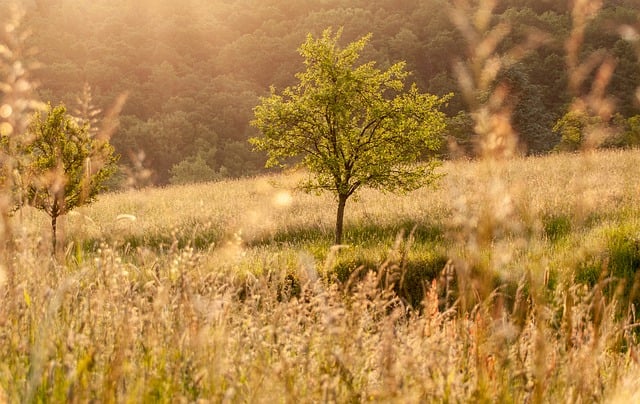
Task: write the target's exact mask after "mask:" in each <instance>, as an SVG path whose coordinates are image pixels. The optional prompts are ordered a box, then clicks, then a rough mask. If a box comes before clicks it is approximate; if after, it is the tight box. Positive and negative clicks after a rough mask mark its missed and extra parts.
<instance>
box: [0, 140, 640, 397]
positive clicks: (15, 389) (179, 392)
mask: <svg viewBox="0 0 640 404" xmlns="http://www.w3.org/2000/svg"><path fill="white" fill-rule="evenodd" d="M639 158H640V151H637V150H628V151H599V152H590V153H583V154H568V155H567V154H554V155H549V156H545V157H530V158H516V159H511V160H507V161H503V162H500V161H496V160H485V161H462V160H461V161H452V162H446V163H445V164H444V165H443V166H442V168H441V169H440V172H441V174H443V176H442V178H441V179H440V180H439V181H438V184H437V186H436V187H435V188H422V189H419V190H417V191H414V192H411V193H409V194H405V195H396V194H389V193H386V194H385V193H381V192H378V191H373V190H363V192H362V193H361V194H359V197H358V198H357V199H356V200H350V201H349V204H348V205H347V212H346V228H345V240H346V244H345V245H343V246H337V247H332V245H331V244H332V239H333V224H334V220H335V212H334V211H335V205H336V203H335V201H334V200H333V198H332V197H331V195H328V194H324V195H313V194H312V195H308V194H305V193H302V192H299V191H296V189H295V185H296V184H297V182H298V180H299V179H300V178H301V176H302V175H304V174H302V173H299V172H288V173H283V174H277V175H276V174H274V175H269V176H263V177H258V178H252V179H241V180H230V181H222V182H216V183H208V184H199V185H184V186H171V187H167V188H162V189H158V188H154V189H144V190H131V191H123V192H117V193H109V194H104V195H102V196H101V197H100V198H99V199H98V201H97V202H95V203H94V204H92V205H89V206H86V207H82V208H80V209H78V210H76V211H75V212H72V213H71V214H69V215H67V216H66V217H65V218H64V220H63V222H64V223H63V228H62V229H63V232H62V233H63V237H64V240H65V242H64V245H65V250H64V252H62V253H60V254H59V255H58V256H55V257H52V256H51V252H50V248H51V247H50V245H51V243H50V235H49V233H50V229H49V224H48V221H47V218H46V217H45V216H44V215H43V214H42V213H41V212H39V211H36V210H31V209H29V208H25V209H23V210H21V211H19V212H17V213H16V214H15V215H14V217H13V218H12V222H11V226H10V228H9V227H7V228H5V229H4V231H5V234H7V232H9V231H11V234H12V237H13V238H14V239H15V240H16V241H15V245H14V246H13V247H12V249H13V257H11V258H10V259H7V260H5V261H4V264H3V265H2V266H1V267H0V293H2V300H3V303H2V305H0V358H2V360H1V361H0V402H5V401H6V402H16V403H17V402H60V401H68V402H87V401H100V402H362V401H373V402H402V403H410V402H469V401H472V402H592V401H597V402H603V401H608V402H630V401H629V400H632V401H633V400H637V399H638V398H639V396H638V394H640V393H638V391H639V390H640V385H638V380H639V379H638V376H639V375H640V366H639V364H638V356H637V351H638V346H637V336H638V335H637V332H636V330H637V328H636V326H637V324H636V318H635V317H636V314H635V307H636V304H637V303H638V294H637V290H636V288H635V287H634V284H635V277H636V275H635V274H636V269H637V267H638V266H639V265H640V221H639V220H638V217H639V216H638V213H639V210H640V208H639V207H640V203H639V202H640V187H639V186H638V182H637V161H638V159H639Z"/></svg>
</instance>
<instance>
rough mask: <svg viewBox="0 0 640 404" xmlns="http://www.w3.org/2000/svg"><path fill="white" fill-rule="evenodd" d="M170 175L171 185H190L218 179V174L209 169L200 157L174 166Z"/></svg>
mask: <svg viewBox="0 0 640 404" xmlns="http://www.w3.org/2000/svg"><path fill="white" fill-rule="evenodd" d="M170 174H171V178H169V182H170V183H171V184H192V183H196V182H207V181H215V180H218V179H220V174H219V173H217V172H216V171H215V170H214V169H213V168H211V167H209V166H208V165H207V162H206V161H205V160H204V159H203V158H202V156H201V155H197V156H195V157H191V158H188V159H186V160H183V161H181V162H180V163H178V164H175V165H174V166H173V167H172V168H171V171H170Z"/></svg>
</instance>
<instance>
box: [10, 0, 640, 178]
mask: <svg viewBox="0 0 640 404" xmlns="http://www.w3.org/2000/svg"><path fill="white" fill-rule="evenodd" d="M1 3H6V0H0V4H1ZM567 3H570V2H568V1H557V0H503V1H501V2H499V5H498V7H497V8H495V9H494V10H493V13H494V15H493V17H492V18H493V19H494V20H495V24H498V23H508V24H509V25H510V26H511V31H510V33H509V35H508V37H507V38H506V39H505V40H504V41H503V42H502V43H501V46H502V47H504V48H505V49H506V48H508V47H510V46H513V44H516V43H518V42H519V41H520V40H521V39H522V38H523V37H524V36H526V35H527V32H529V31H530V30H531V29H537V30H539V31H542V32H545V33H547V35H548V36H549V38H550V40H548V41H546V42H545V44H544V45H543V46H540V47H537V48H535V49H533V50H532V51H531V52H530V53H528V54H527V56H526V57H525V58H524V59H522V60H520V61H519V62H518V63H516V64H515V65H513V66H510V67H509V69H508V71H504V72H502V73H501V75H500V77H501V79H502V80H505V81H506V82H507V83H508V85H509V88H510V91H511V94H510V97H511V100H512V102H513V114H512V120H513V126H514V128H515V129H516V130H517V131H518V132H519V134H520V139H521V143H522V145H523V150H526V151H527V152H528V153H543V152H546V151H549V150H552V149H553V148H554V147H555V146H556V145H557V144H558V142H559V141H560V137H561V135H560V134H559V133H558V132H557V131H556V132H554V131H553V128H554V125H555V123H556V122H557V121H558V120H559V119H560V118H561V117H562V116H563V115H564V114H565V113H566V112H567V107H568V105H569V104H570V102H571V99H572V95H571V94H570V92H569V91H567V88H568V85H567V81H568V78H567V73H566V70H567V69H566V62H565V54H566V52H565V41H566V39H567V36H568V35H569V33H570V30H571V16H570V11H569V9H568V4H567ZM604 3H605V4H604V7H603V9H602V10H601V12H600V13H599V14H598V16H597V17H595V18H594V19H593V20H591V21H589V24H588V26H587V28H586V31H585V38H584V43H583V44H582V47H581V52H582V54H583V55H584V57H585V58H586V57H587V56H588V55H589V54H590V53H592V52H594V51H596V50H598V49H605V50H606V51H607V52H609V54H610V55H611V56H612V57H613V58H614V59H615V66H616V70H615V72H614V74H613V76H612V78H611V82H610V84H609V86H608V91H609V93H610V94H611V95H612V96H613V97H614V98H615V100H616V103H617V110H618V112H620V114H621V116H622V117H623V118H625V119H627V118H631V117H633V116H635V115H636V114H638V113H640V109H639V107H638V104H637V102H636V101H635V91H636V88H637V87H638V86H640V67H639V63H638V59H637V55H636V53H635V52H634V48H633V46H632V44H630V43H628V42H626V41H625V40H624V39H622V38H621V36H620V34H619V32H618V30H617V28H618V27H619V26H620V24H630V25H633V26H636V25H637V24H638V2H637V1H635V0H608V1H605V2H604ZM23 4H24V5H25V6H26V8H27V15H26V21H25V26H27V27H28V28H29V30H30V31H31V36H30V37H29V45H31V46H34V47H35V48H37V49H38V52H39V53H38V60H39V61H40V62H41V64H42V68H41V69H39V70H38V71H36V72H35V74H36V76H37V79H38V81H39V82H40V87H39V93H40V97H41V98H42V99H43V100H44V101H50V102H52V103H53V104H57V103H59V102H64V103H65V104H66V105H67V106H68V107H69V109H70V110H73V109H74V108H75V107H76V103H77V102H76V100H77V99H78V96H79V95H81V94H82V91H83V88H84V85H85V83H88V84H89V85H90V86H91V88H92V91H93V93H92V96H93V102H94V103H95V105H96V107H97V108H100V109H103V110H105V109H108V107H109V105H110V103H112V102H113V100H114V99H115V98H116V97H117V96H118V95H119V94H121V93H123V92H127V93H128V101H127V104H126V106H125V108H124V110H123V111H122V116H121V126H120V129H119V132H118V133H117V134H116V135H115V136H114V137H113V139H112V143H113V145H114V146H115V148H116V150H117V152H118V153H120V154H121V155H122V159H121V163H123V164H131V165H133V164H134V162H132V161H130V160H131V159H132V158H133V156H138V157H139V156H142V154H141V153H139V152H140V151H144V156H145V158H144V161H143V162H142V163H143V165H144V166H146V167H148V168H150V169H152V170H153V172H154V173H155V176H154V178H153V181H154V182H155V183H156V184H166V183H168V182H169V181H170V180H171V176H172V175H175V174H176V173H181V174H180V175H181V176H183V177H185V178H191V177H194V176H195V177H196V178H197V175H198V172H204V173H206V174H207V175H206V177H207V178H209V179H210V178H220V177H224V176H242V175H249V174H252V173H255V172H257V171H258V170H260V169H261V167H262V166H263V163H264V159H265V156H263V155H261V154H257V153H253V152H251V149H250V147H251V146H250V145H249V144H248V142H247V139H248V138H250V137H251V136H254V135H255V134H256V133H255V129H252V128H251V127H250V125H249V122H250V121H251V119H252V117H253V108H254V106H255V105H257V103H258V97H259V96H263V95H266V94H268V91H269V87H270V86H271V85H273V86H275V87H276V88H277V89H282V88H284V87H286V86H290V85H292V84H293V83H294V80H295V77H294V74H295V72H297V71H300V70H301V68H302V67H303V66H302V59H301V58H300V56H299V55H298V54H297V49H298V47H299V45H300V44H301V43H302V42H303V41H304V39H305V37H306V35H307V34H308V33H313V34H314V35H318V34H319V33H321V32H322V31H323V30H324V29H325V28H327V27H329V26H332V27H334V28H338V27H344V33H343V40H344V41H345V43H346V42H349V41H353V40H354V39H356V38H359V37H361V36H363V35H365V34H367V33H369V32H371V33H372V34H373V36H372V39H371V43H370V46H369V47H368V48H367V50H366V52H365V54H363V59H364V60H375V61H377V63H378V65H379V66H380V67H381V68H386V67H388V66H389V65H390V63H391V62H393V61H397V60H405V61H406V62H407V70H409V71H412V72H413V76H412V81H415V82H416V83H417V84H418V86H419V88H420V89H421V90H422V91H426V92H430V93H433V94H436V95H444V94H448V93H450V92H453V93H455V94H456V95H455V96H454V98H453V99H451V100H450V102H449V105H448V107H447V108H446V113H447V114H448V115H449V116H450V117H451V120H452V121H451V123H452V124H451V125H450V128H451V129H450V130H451V135H453V136H455V138H457V139H458V141H459V142H460V143H461V144H467V145H468V144H470V139H469V137H470V132H471V124H470V120H469V119H468V116H466V115H465V114H466V106H465V103H464V100H463V99H462V97H461V96H460V95H459V94H460V91H459V90H458V84H457V82H456V80H455V75H454V73H453V71H452V63H453V62H454V61H455V60H464V59H465V58H467V57H468V55H469V54H468V51H467V49H466V46H465V43H464V40H463V38H462V35H461V34H460V33H459V32H458V31H457V30H456V28H455V26H454V24H453V23H452V22H451V19H450V13H449V7H450V4H451V2H449V1H447V0H393V1H390V0H318V1H309V0H286V1H285V0H181V1H176V0H137V1H129V0H23ZM138 163H139V162H138ZM192 171H193V172H192ZM172 173H173V174H172ZM181 181H182V180H181V179H174V182H181Z"/></svg>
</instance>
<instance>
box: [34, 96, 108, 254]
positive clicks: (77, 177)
mask: <svg viewBox="0 0 640 404" xmlns="http://www.w3.org/2000/svg"><path fill="white" fill-rule="evenodd" d="M28 131H29V134H30V135H31V137H32V142H31V143H30V144H29V145H27V146H26V147H25V148H24V150H22V151H21V152H22V153H24V154H25V155H26V156H27V161H28V163H27V164H28V165H27V167H24V169H23V171H24V176H25V181H24V183H25V195H24V203H26V204H28V205H31V206H33V207H35V208H37V209H40V210H42V211H44V212H45V213H46V214H47V215H49V217H50V218H51V230H52V233H53V241H52V242H53V250H54V252H55V250H56V240H57V236H56V232H57V220H58V217H59V216H61V215H64V214H66V213H67V212H69V211H71V210H73V209H74V208H76V207H78V206H82V205H85V204H89V203H91V202H93V201H94V200H95V198H96V196H97V194H98V193H99V192H100V191H102V190H103V189H104V185H103V184H104V182H105V180H107V179H108V178H109V177H110V176H111V175H112V174H113V173H114V172H115V170H116V164H115V163H116V161H117V157H116V156H114V154H113V147H112V146H111V145H110V144H109V142H108V141H106V140H99V139H97V138H94V137H92V136H90V134H89V130H88V125H87V124H85V125H82V126H80V125H79V124H78V123H77V121H76V120H75V119H74V118H73V117H71V116H70V115H68V114H67V110H66V108H65V107H64V106H63V105H59V106H57V107H55V108H52V107H51V105H49V106H48V108H47V111H46V114H41V113H40V112H36V113H35V115H34V116H33V119H32V121H31V124H30V125H29V128H28Z"/></svg>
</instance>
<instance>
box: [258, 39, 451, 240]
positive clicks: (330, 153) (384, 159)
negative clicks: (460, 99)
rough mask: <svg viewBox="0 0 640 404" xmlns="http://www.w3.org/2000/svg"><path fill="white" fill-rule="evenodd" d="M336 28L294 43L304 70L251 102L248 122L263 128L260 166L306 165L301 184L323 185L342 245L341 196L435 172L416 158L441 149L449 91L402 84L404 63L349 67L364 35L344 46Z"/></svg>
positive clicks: (416, 180) (403, 184)
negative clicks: (440, 93) (332, 202)
mask: <svg viewBox="0 0 640 404" xmlns="http://www.w3.org/2000/svg"><path fill="white" fill-rule="evenodd" d="M340 36H341V30H340V31H338V32H337V33H336V34H335V35H332V32H331V30H330V29H327V30H325V31H324V32H323V34H322V37H321V38H319V39H315V38H314V37H313V36H312V35H308V36H307V40H306V41H305V43H304V44H302V46H301V47H300V48H299V52H300V54H301V55H302V57H303V58H304V63H305V65H306V68H307V69H306V71H304V72H302V73H298V74H297V75H296V77H297V79H298V80H299V83H298V84H297V85H295V86H293V87H287V88H286V89H284V91H283V92H282V94H277V93H276V91H275V89H274V88H271V94H270V96H268V97H263V98H261V100H260V101H261V103H260V104H259V105H258V106H257V107H256V108H255V110H254V113H255V120H254V121H252V124H253V125H254V126H255V127H257V128H258V129H259V130H260V131H261V132H262V134H263V136H262V137H257V138H252V139H251V140H250V142H251V143H252V144H253V145H254V148H255V149H257V150H263V151H266V152H267V154H268V161H267V166H268V167H270V166H286V165H287V164H288V163H290V162H291V161H295V162H296V164H297V165H300V166H302V167H305V168H307V169H308V171H309V173H310V177H309V179H308V180H307V181H306V182H305V183H304V184H302V185H303V188H304V189H306V190H328V191H331V192H333V193H334V194H335V195H336V196H337V199H338V210H337V216H336V229H335V242H336V244H340V243H342V231H343V230H342V229H343V220H344V209H345V205H346V202H347V200H348V199H349V197H350V196H352V195H353V194H354V193H355V192H356V191H357V190H358V189H360V188H361V187H363V186H368V187H372V188H378V189H384V190H390V191H391V190H405V191H408V190H412V189H415V188H418V187H419V186H421V185H423V184H425V183H428V182H429V181H431V180H433V179H434V178H435V175H434V168H435V166H436V165H437V164H436V163H437V161H436V160H435V159H433V158H432V159H431V160H430V162H429V163H428V164H415V163H416V161H417V160H418V159H419V158H420V157H423V156H425V152H429V151H432V152H433V151H436V150H438V148H439V147H440V143H441V137H442V136H441V134H442V133H443V131H444V129H445V116H444V114H443V113H442V112H440V111H438V108H439V107H440V106H441V105H442V104H443V103H444V102H446V100H447V99H448V97H443V98H438V97H436V96H434V95H429V94H421V93H420V92H419V91H418V89H417V88H416V86H415V85H413V86H411V87H410V88H409V89H408V90H405V85H404V82H405V79H406V77H407V76H408V73H407V72H406V71H405V64H404V63H403V62H400V63H397V64H394V65H393V66H391V67H390V68H389V69H387V70H386V71H381V70H378V69H377V68H376V67H375V64H374V62H369V63H365V64H362V65H360V66H357V67H356V66H355V63H356V61H357V60H358V59H359V57H360V52H361V51H362V49H363V48H364V47H365V45H366V44H367V42H368V41H369V38H370V35H367V36H365V37H363V38H361V39H359V40H357V41H355V42H353V43H350V44H349V45H347V46H346V47H344V48H340V47H339V46H338V40H339V39H340Z"/></svg>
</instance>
